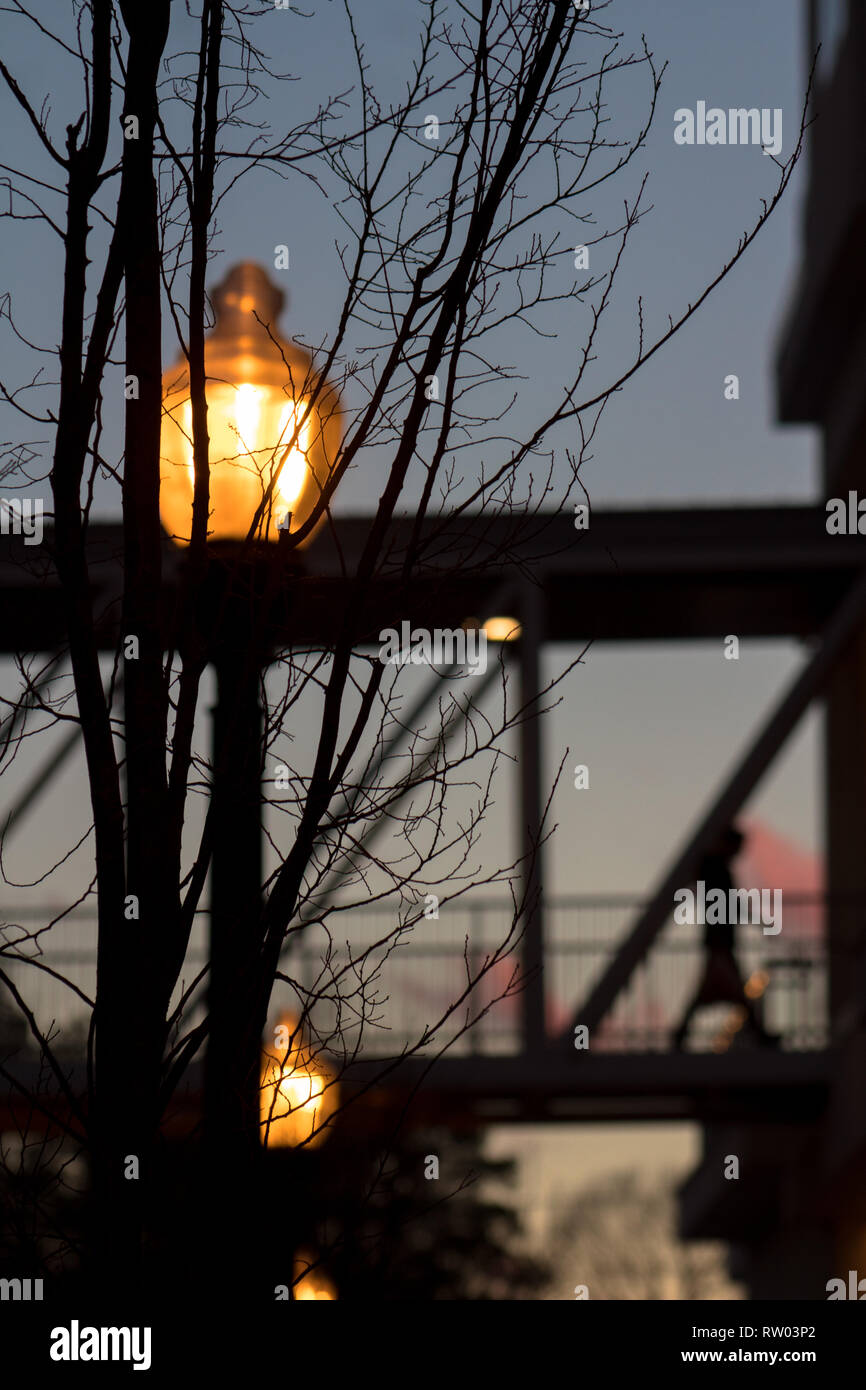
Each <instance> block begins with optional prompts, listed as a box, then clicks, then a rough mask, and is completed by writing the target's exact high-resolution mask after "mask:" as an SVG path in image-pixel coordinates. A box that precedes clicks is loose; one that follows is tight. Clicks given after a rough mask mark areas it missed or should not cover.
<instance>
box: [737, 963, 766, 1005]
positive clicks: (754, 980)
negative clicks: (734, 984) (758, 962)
mask: <svg viewBox="0 0 866 1390" xmlns="http://www.w3.org/2000/svg"><path fill="white" fill-rule="evenodd" d="M769 983H770V977H769V975H768V974H767V972H766V970H753V971H752V973H751V975H750V976H749V978H748V980H747V981H746V983H745V985H744V986H743V993H744V994H745V996H746V998H747V999H760V997H761V995H762V994H763V993H764V991H765V990H766V988H767V985H768V984H769Z"/></svg>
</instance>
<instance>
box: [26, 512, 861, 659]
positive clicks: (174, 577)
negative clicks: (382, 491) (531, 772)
mask: <svg viewBox="0 0 866 1390" xmlns="http://www.w3.org/2000/svg"><path fill="white" fill-rule="evenodd" d="M825 520H826V516H825V511H824V508H823V507H821V506H817V507H815V506H808V507H800V506H794V507H738V508H732V507H707V508H687V507H680V508H665V509H659V510H657V511H652V510H641V511H610V512H604V511H598V512H593V513H592V516H591V521H590V526H589V529H588V530H586V531H576V530H575V529H574V524H573V517H571V516H570V515H567V514H562V513H558V512H557V513H550V514H547V513H543V514H535V515H527V516H522V515H519V514H515V515H513V516H511V517H500V518H489V517H480V516H471V515H470V516H464V517H460V518H458V519H456V520H453V521H448V522H443V523H441V530H438V531H437V530H436V529H435V527H434V526H432V525H429V524H428V525H427V526H425V528H424V529H423V532H422V535H423V537H424V545H423V547H422V561H421V564H420V566H418V567H417V568H416V569H415V570H414V573H415V575H416V577H415V578H414V579H413V581H412V583H411V584H410V585H408V586H406V585H404V584H403V581H402V564H403V558H404V555H405V550H406V546H407V545H408V544H409V542H410V538H411V534H412V527H413V520H412V518H411V517H408V518H403V519H401V520H399V521H398V522H396V523H395V524H394V526H393V527H392V530H391V532H390V534H389V537H388V546H389V553H388V556H387V558H386V559H385V561H384V562H383V564H382V565H381V567H380V569H379V571H378V573H377V576H376V578H375V580H374V582H373V583H372V584H371V587H370V590H369V596H368V599H367V603H366V605H365V609H364V612H363V614H362V618H361V625H362V626H361V636H360V637H359V641H360V640H361V639H363V640H365V641H367V642H368V643H377V642H378V633H379V631H380V630H381V629H382V628H383V627H392V626H398V625H399V623H400V622H401V621H402V620H403V619H408V620H409V621H410V622H412V623H413V624H415V625H419V626H422V625H423V626H430V625H433V626H437V627H451V626H456V625H458V624H459V623H460V622H461V621H463V619H464V618H466V617H470V616H473V617H478V618H481V619H484V618H487V617H490V616H493V613H492V610H491V608H490V606H491V605H493V604H495V601H496V599H495V595H496V591H497V588H498V586H499V585H500V584H501V583H503V582H504V581H514V580H518V579H519V578H520V577H521V576H522V575H525V574H526V573H527V572H531V573H532V574H533V576H534V577H535V578H536V579H538V580H540V582H541V591H542V595H543V606H544V627H545V640H546V641H547V642H583V641H586V640H590V639H592V640H599V641H644V640H646V641H665V640H685V639H695V638H719V637H721V636H725V635H727V634H728V633H736V634H737V635H738V636H740V637H774V636H776V637H797V638H803V637H808V636H810V635H812V634H814V633H816V632H817V631H819V630H820V629H821V628H822V626H823V625H824V623H825V622H826V620H827V617H828V615H829V614H830V613H831V612H832V611H833V609H834V608H835V607H836V606H837V605H838V602H839V600H840V598H841V596H842V595H843V594H844V593H845V591H846V589H848V588H849V587H850V584H851V582H852V579H853V578H854V577H855V576H856V573H857V572H858V571H859V569H860V568H861V567H862V565H863V562H864V551H863V540H862V538H861V537H859V536H828V534H827V531H826V527H825ZM370 522H371V518H369V517H357V516H349V517H342V518H339V517H338V518H336V519H335V521H334V527H333V533H332V532H331V530H329V529H328V528H323V529H322V531H320V532H319V534H318V535H317V536H316V537H315V538H314V540H313V541H312V542H311V544H310V545H309V546H308V547H307V548H306V549H305V550H304V551H303V552H301V554H300V555H299V556H296V557H295V558H294V560H293V562H292V567H290V566H289V565H288V563H287V562H286V561H284V560H283V559H282V558H281V556H280V552H279V550H278V549H277V548H276V547H271V548H269V555H270V556H271V560H272V561H273V562H275V563H276V564H278V565H281V566H283V568H284V574H283V577H282V582H281V583H280V582H278V583H277V585H276V590H277V592H276V597H275V598H274V599H273V601H272V607H271V614H270V622H271V636H272V639H273V641H274V643H275V644H276V645H280V644H284V645H285V644H288V643H289V642H290V641H291V643H292V644H293V645H295V646H297V647H303V646H317V645H320V646H328V645H330V644H331V643H332V642H333V640H334V639H335V637H336V635H337V632H338V630H339V624H340V622H341V620H342V615H343V613H344V611H345V604H346V600H347V598H348V596H349V594H350V593H351V592H352V590H353V585H354V580H353V578H352V576H353V574H354V571H355V568H356V566H357V563H358V560H359V557H360V555H361V552H362V548H363V545H364V543H365V541H366V539H367V536H368V533H369V527H370ZM51 546H52V535H51V533H50V531H46V535H45V541H44V544H43V545H42V546H25V545H24V544H23V541H22V540H21V538H20V537H13V536H3V537H0V602H2V603H3V611H4V623H3V629H2V633H0V644H2V645H0V651H6V652H11V651H35V650H44V649H47V648H50V647H51V646H52V645H58V646H59V645H61V644H62V643H63V642H64V640H65V631H64V617H63V605H62V602H61V599H62V595H61V590H60V584H59V580H58V578H57V575H56V571H55V570H54V568H53V564H52V561H51ZM122 553H123V548H122V531H121V528H120V526H119V525H117V524H114V523H111V524H104V525H100V524H93V525H91V526H90V528H89V530H88V563H89V569H90V574H91V577H92V580H93V584H94V602H95V607H96V610H97V615H98V639H99V641H100V643H101V645H102V647H103V649H104V650H114V648H115V646H116V643H117V639H118V623H119V615H120V611H121V609H120V598H121V594H122V581H123V574H122V563H121V561H122ZM214 553H215V554H221V555H222V556H223V557H225V556H226V555H228V554H230V553H231V551H230V549H227V548H226V547H225V546H223V547H222V548H221V549H220V548H217V547H215V552H214ZM185 554H186V552H184V551H182V550H179V549H178V548H177V547H175V546H173V545H172V543H171V542H170V541H169V540H168V538H166V539H165V542H164V554H163V583H164V593H163V601H164V605H163V606H164V614H165V640H166V645H168V644H169V643H170V642H171V641H172V625H173V619H172V615H173V613H174V611H175V608H176V603H175V597H176V594H177V590H178V585H179V581H180V577H181V573H182V569H183V565H184V563H185ZM254 568H255V567H254ZM253 582H254V581H253ZM219 598H220V584H219V578H218V575H217V573H216V567H215V573H214V579H213V582H212V583H210V584H205V585H204V586H203V590H202V606H201V612H202V616H203V618H204V619H205V620H206V618H207V614H208V609H209V607H210V609H211V610H212V612H213V613H214V614H215V613H216V612H217V608H218V603H219Z"/></svg>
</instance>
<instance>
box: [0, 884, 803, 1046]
mask: <svg viewBox="0 0 866 1390" xmlns="http://www.w3.org/2000/svg"><path fill="white" fill-rule="evenodd" d="M783 903H784V910H783V916H782V930H781V931H779V932H778V934H766V933H764V931H763V929H762V927H761V926H760V925H741V926H739V927H738V928H737V955H738V959H739V961H740V966H741V972H742V975H743V979H744V981H746V983H747V988H748V990H749V993H750V995H751V997H752V998H753V999H754V1000H755V1003H756V1007H757V1008H758V1010H759V1011H760V1012H761V1013H762V1016H763V1019H764V1023H765V1026H766V1027H767V1028H769V1029H770V1030H771V1031H773V1032H775V1033H778V1034H780V1035H781V1042H782V1046H783V1047H785V1048H786V1049H790V1050H811V1049H815V1048H821V1047H823V1046H824V1045H825V1044H826V1041H827V1033H828V1020H827V962H826V951H825V918H826V911H827V901H826V899H825V898H824V897H822V896H820V895H817V894H794V893H784V894H783ZM640 908H641V903H640V901H639V900H637V899H635V898H634V897H629V896H618V897H617V896H610V895H608V896H604V897H592V898H590V897H571V898H554V899H551V900H549V901H548V902H547V903H546V906H545V936H546V949H545V956H544V960H545V965H544V970H545V979H544V984H545V1000H546V1020H547V1031H548V1035H549V1036H550V1037H555V1036H558V1035H561V1034H562V1033H563V1031H564V1030H565V1029H567V1028H568V1027H569V1026H570V1024H569V1021H570V1019H571V1018H572V1015H573V1013H574V1011H575V1008H576V1006H577V1005H578V1004H579V1002H580V1000H581V999H584V998H585V997H586V996H587V994H588V993H589V991H590V989H591V988H592V986H593V984H594V983H595V981H596V980H597V979H598V978H599V976H600V974H601V973H602V971H603V970H604V969H605V967H606V965H607V963H608V962H609V960H610V959H611V957H612V955H613V954H614V953H615V951H616V949H617V947H618V944H619V943H620V942H621V941H622V940H623V938H624V936H625V935H626V934H627V932H628V929H629V927H630V924H631V923H632V922H633V921H634V919H635V916H636V914H637V913H638V912H639V910H640ZM396 912H397V909H396V908H394V909H391V908H389V907H387V906H386V905H384V904H382V905H377V906H376V907H370V908H364V909H353V910H352V911H351V912H346V913H334V914H333V915H332V916H331V918H330V919H329V922H328V934H327V935H326V934H325V932H324V930H323V929H322V928H321V927H319V926H311V927H310V928H309V929H308V930H307V931H306V932H305V933H304V934H303V936H299V937H298V938H296V941H297V943H298V944H296V945H295V946H294V947H293V949H292V950H291V952H290V953H289V954H288V956H287V959H286V961H285V964H284V969H285V973H286V974H287V975H289V976H290V977H291V978H292V979H293V980H294V981H296V982H297V986H298V988H297V989H293V988H292V987H290V986H288V985H286V984H279V985H278V986H277V989H276V991H275V994H274V1000H273V1014H274V1016H275V1017H276V1015H277V1014H278V1013H279V1012H280V1011H281V1010H286V1011H288V1012H293V1013H295V1014H296V1013H297V1012H298V1000H299V998H302V997H305V996H306V995H307V994H308V993H309V994H310V995H318V996H320V997H319V1000H318V1003H317V1005H316V1009H315V1014H314V1016H315V1018H316V1021H317V1025H318V1027H319V1028H320V1032H321V1035H322V1037H323V1038H325V1039H327V1038H328V1037H329V1035H330V1034H331V1031H332V1029H333V1028H334V1027H335V1025H336V1021H337V1015H336V1010H335V1007H334V1005H333V1004H332V1003H329V1000H328V996H329V995H331V994H335V993H336V992H338V990H337V989H336V988H335V985H334V982H335V980H336V979H339V981H340V983H339V987H338V989H339V992H340V993H342V995H343V996H344V998H345V996H346V995H347V994H349V993H351V995H352V1001H351V1002H350V1004H349V1005H348V1007H344V1008H343V1009H342V1011H341V1028H342V1032H343V1037H344V1041H345V1043H346V1045H347V1046H349V1047H354V1046H356V1045H357V1046H358V1047H359V1048H360V1050H361V1052H363V1053H364V1054H366V1055H376V1054H382V1053H384V1054H388V1055H393V1054H394V1053H396V1052H399V1051H401V1050H403V1049H404V1048H406V1047H410V1046H413V1045H415V1044H417V1042H418V1040H419V1038H422V1037H423V1035H424V1029H425V1027H431V1026H433V1025H434V1024H436V1023H441V1020H442V1018H443V1016H445V1022H444V1024H442V1025H441V1027H440V1030H439V1033H438V1039H437V1043H436V1045H435V1048H434V1049H430V1050H438V1048H439V1047H441V1046H442V1044H443V1043H444V1042H445V1041H450V1042H451V1045H452V1047H453V1050H454V1052H455V1053H457V1054H473V1053H474V1054H479V1053H482V1054H497V1053H498V1054H514V1053H517V1052H519V1051H520V1050H521V1033H520V1001H519V997H518V995H517V993H516V992H515V990H514V988H513V984H514V979H513V977H514V971H515V966H516V964H517V959H518V958H517V956H516V955H515V954H510V955H508V954H502V946H503V942H504V941H505V940H506V939H507V938H508V934H509V928H510V927H511V925H512V921H511V908H510V905H509V904H508V903H506V902H503V901H497V900H495V899H488V898H480V897H479V898H474V899H473V898H472V897H470V896H468V895H467V897H466V898H463V899H459V900H457V901H456V902H453V903H447V902H443V905H442V906H441V908H440V911H439V917H438V918H429V919H427V918H424V919H422V920H421V921H419V922H417V924H416V925H415V926H414V927H413V929H412V930H411V931H410V932H408V933H407V934H406V935H405V937H404V938H403V939H402V940H401V942H400V944H399V945H397V947H396V948H395V949H393V950H390V951H389V950H387V949H384V948H378V949H377V948H376V946H375V943H376V942H381V941H382V940H383V939H385V938H386V937H387V936H388V934H389V933H390V932H392V931H393V929H394V926H395V923H396V921H397V916H396ZM206 919H207V914H206V913H202V914H200V916H199V920H198V922H197V924H196V929H195V932H194V935H193V940H192V943H191V948H190V951H189V953H188V956H187V962H186V966H185V970H184V982H185V984H189V983H190V981H191V980H192V979H193V978H194V977H195V975H196V974H197V972H198V971H199V970H200V969H201V968H202V966H203V964H204V963H205V961H206V952H205V946H204V943H205V934H206V930H207V920H206ZM2 920H3V921H4V922H6V923H7V924H8V923H15V922H20V923H21V924H22V926H28V927H32V925H33V924H34V922H36V923H38V922H41V921H43V920H45V921H48V920H51V913H50V912H46V911H44V910H43V912H42V913H41V914H40V913H37V912H35V911H34V910H33V909H32V908H31V909H28V910H27V912H26V913H25V912H24V911H23V910H22V911H21V912H19V913H18V914H16V913H15V911H14V909H7V910H6V911H5V912H4V913H3V916H2ZM95 932H96V928H95V921H94V917H93V914H92V912H88V911H86V910H80V911H77V912H75V913H73V914H70V915H69V916H68V917H66V918H64V920H63V922H62V923H61V924H60V925H59V926H58V927H55V928H54V929H53V930H52V932H50V933H47V934H46V936H45V937H44V938H42V950H43V954H42V955H41V957H40V958H39V959H40V960H41V961H42V963H43V964H46V965H49V966H50V967H51V969H52V970H54V971H57V972H58V973H59V974H61V975H63V976H65V977H66V978H67V979H69V980H71V981H72V982H74V983H75V985H77V986H78V988H80V989H81V990H83V991H84V993H85V994H87V995H88V996H89V997H91V998H92V997H93V995H94V991H95V987H96V953H95V946H96V936H95ZM702 932H703V929H702V928H701V927H700V926H684V925H676V924H674V923H673V921H671V922H670V923H669V924H668V926H667V927H666V928H665V930H664V932H663V933H662V936H661V938H660V940H659V941H658V942H657V943H656V945H655V946H654V947H653V949H652V951H651V952H650V954H649V955H648V956H647V957H646V959H645V960H644V961H643V963H642V964H641V965H640V966H638V968H637V969H636V970H635V972H634V975H633V977H632V979H631V981H630V982H629V984H628V986H627V987H626V988H625V989H624V990H623V991H622V993H621V995H620V997H619V999H618V1000H617V1001H616V1003H615V1005H614V1007H613V1009H612V1011H611V1014H610V1016H609V1018H608V1019H606V1020H605V1022H604V1024H603V1025H602V1027H601V1028H600V1029H599V1030H598V1034H597V1036H595V1037H594V1038H592V1039H590V1042H591V1045H592V1047H593V1049H594V1050H605V1051H617V1052H647V1051H662V1050H666V1049H667V1048H668V1047H669V1046H670V1039H671V1033H672V1031H673V1029H674V1028H675V1027H676V1025H677V1023H678V1021H679V1019H680V1018H681V1016H682V1013H683V1010H684V1008H685V1006H686V1003H687V1001H688V999H689V998H690V997H691V995H692V994H693V993H694V991H695V988H696V986H697V982H698V980H699V978H700V974H701V969H702V965H703V962H704V953H703V947H702ZM10 937H14V932H10V931H9V930H8V928H7V931H6V935H5V939H6V940H7V941H8V940H9V939H10ZM511 940H512V944H514V943H515V940H516V934H513V935H512V938H511ZM517 949H518V950H519V947H518V948H517ZM497 951H499V958H497ZM362 958H363V962H364V963H363V965H361V964H359V962H360V961H361V959H362ZM3 967H4V969H6V970H7V971H8V973H9V974H10V976H11V977H12V978H13V979H14V981H15V983H16V985H17V987H18V988H19V989H20V990H21V992H22V994H23V995H24V997H25V999H26V1000H27V1003H28V1005H29V1007H30V1008H31V1009H32V1010H33V1012H34V1014H35V1016H36V1018H37V1020H38V1021H39V1022H40V1025H41V1026H42V1027H43V1028H47V1027H48V1026H49V1025H52V1026H53V1028H55V1029H57V1030H59V1032H58V1042H59V1043H60V1044H61V1047H62V1050H64V1051H67V1052H69V1053H80V1052H81V1051H83V1046H84V1038H85V1036H86V1028H87V1023H88V1012H87V1009H86V1006H84V1005H83V1004H82V1003H81V1001H80V1000H79V999H78V998H77V997H76V996H75V995H74V994H73V993H72V992H71V991H70V990H68V989H67V988H65V987H64V986H63V985H62V983H61V982H60V981H59V980H57V979H55V978H53V977H52V975H50V974H48V973H46V972H44V971H42V970H39V969H36V968H34V967H33V966H29V965H27V964H25V963H23V962H16V961H11V962H10V959H9V956H8V954H5V955H4V960H3ZM479 974H480V979H478V980H477V982H476V983H475V985H474V987H473V988H472V989H471V990H469V991H468V993H467V984H468V979H469V977H470V976H471V977H472V978H475V977H476V976H478V975H479ZM204 988H205V986H204V985H202V986H200V987H199V992H198V996H199V997H198V1002H197V1003H196V1005H195V1007H194V1009H193V1012H192V1015H191V1017H189V1019H188V1025H187V1026H189V1023H195V1022H196V1021H198V1019H199V1018H200V1017H201V1016H202V1013H203V1001H204ZM463 995H466V997H465V998H464V999H463V1001H462V1003H461V1004H460V1006H459V1007H458V1008H456V1009H454V1008H453V1004H454V1001H455V1000H457V999H460V998H461V996H463ZM362 1001H365V1002H362ZM449 1011H450V1012H449ZM362 1012H363V1013H365V1014H366V1022H365V1023H364V1025H363V1027H362V1026H361V1025H360V1023H359V1021H358V1015H359V1014H360V1013H362ZM473 1020H474V1022H473V1025H472V1026H471V1027H469V1028H468V1029H467V1027H466V1025H467V1023H468V1022H470V1021H473ZM737 1025H738V1018H737V1010H736V1008H735V1007H732V1006H731V1005H729V1004H718V1005H713V1006H711V1007H708V1008H706V1009H704V1010H702V1011H701V1013H700V1014H699V1015H698V1016H697V1017H696V1019H695V1021H694V1025H693V1028H692V1030H691V1034H690V1044H689V1045H690V1047H691V1048H692V1049H694V1050H710V1049H714V1050H716V1051H721V1050H725V1049H726V1048H728V1047H737V1046H739V1045H741V1040H742V1037H743V1036H744V1034H743V1032H742V1027H741V1026H740V1027H738V1026H737ZM16 1029H17V1030H18V1031H17V1034H16ZM16 1036H17V1037H19V1038H20V1040H21V1042H22V1043H23V1042H24V1041H25V1040H24V1037H23V1033H22V1032H21V1029H20V1025H17V1024H15V1023H14V1022H12V1019H11V1015H10V1013H9V1011H8V1005H7V1006H6V1007H5V1008H4V1007H3V1001H2V1000H0V1051H8V1050H9V1047H10V1045H11V1043H14V1042H15V1041H16ZM4 1039H5V1041H4Z"/></svg>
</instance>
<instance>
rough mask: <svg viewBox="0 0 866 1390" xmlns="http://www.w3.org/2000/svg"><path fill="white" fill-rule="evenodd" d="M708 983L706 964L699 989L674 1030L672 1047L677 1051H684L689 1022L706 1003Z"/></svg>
mask: <svg viewBox="0 0 866 1390" xmlns="http://www.w3.org/2000/svg"><path fill="white" fill-rule="evenodd" d="M706 984H707V971H706V966H705V967H704V973H703V975H702V976H701V979H700V983H699V984H698V987H697V989H696V990H695V993H694V994H693V996H692V999H691V1003H689V1004H688V1005H687V1007H686V1011H685V1013H684V1014H683V1016H682V1020H681V1021H680V1024H679V1027H678V1028H677V1029H676V1030H675V1032H674V1034H673V1037H672V1039H671V1045H672V1047H673V1049H674V1051H675V1052H682V1050H683V1046H684V1044H685V1041H686V1036H687V1034H688V1031H689V1024H690V1023H691V1021H692V1018H693V1017H694V1015H695V1014H696V1013H697V1011H698V1009H699V1008H700V1007H701V1005H702V1004H703V1003H704V994H705V992H706Z"/></svg>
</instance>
